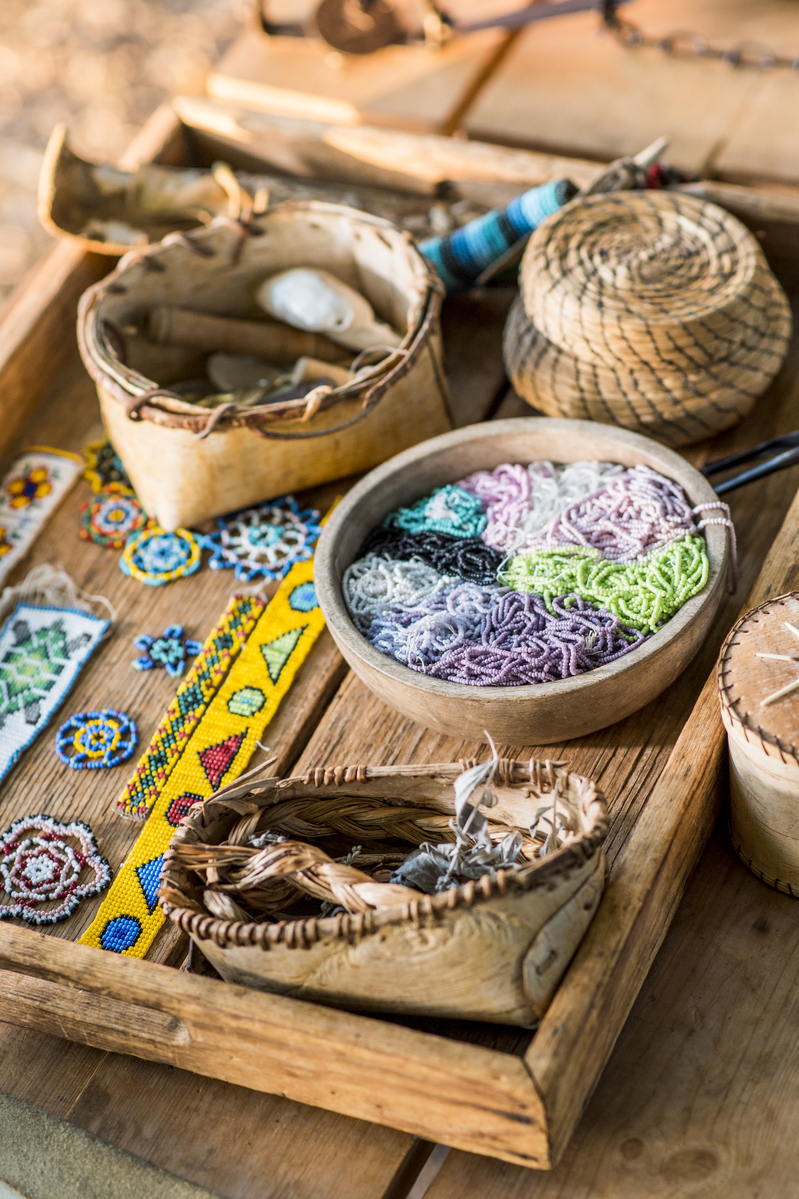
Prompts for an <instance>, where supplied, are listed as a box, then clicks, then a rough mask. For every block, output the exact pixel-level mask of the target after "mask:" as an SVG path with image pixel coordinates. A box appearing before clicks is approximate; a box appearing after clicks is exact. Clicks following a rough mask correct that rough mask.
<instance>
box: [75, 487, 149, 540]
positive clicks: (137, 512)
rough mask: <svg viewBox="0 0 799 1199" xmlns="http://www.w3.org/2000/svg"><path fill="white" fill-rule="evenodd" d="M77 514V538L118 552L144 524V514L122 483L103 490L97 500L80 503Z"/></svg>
mask: <svg viewBox="0 0 799 1199" xmlns="http://www.w3.org/2000/svg"><path fill="white" fill-rule="evenodd" d="M80 512H81V520H80V535H81V537H82V538H83V539H84V541H95V542H96V543H97V544H98V545H104V546H110V547H113V548H114V549H118V550H119V549H122V547H123V546H124V545H125V543H126V542H127V540H128V538H129V537H130V536H132V535H133V534H134V533H138V532H140V531H141V530H142V529H144V527H145V525H146V524H147V514H146V513H145V511H144V510H143V508H142V506H141V504H140V503H139V501H138V500H137V498H136V496H135V494H134V492H132V491H131V490H130V488H129V487H124V486H123V485H122V484H121V483H109V484H108V485H107V486H106V487H103V488H102V490H100V491H98V493H97V498H96V499H94V500H92V501H91V502H90V503H88V504H81V507H80Z"/></svg>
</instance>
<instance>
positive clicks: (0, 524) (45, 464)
mask: <svg viewBox="0 0 799 1199" xmlns="http://www.w3.org/2000/svg"><path fill="white" fill-rule="evenodd" d="M81 465H82V459H80V458H78V457H77V455H76V454H69V453H66V452H63V451H61V450H51V449H49V448H45V447H40V446H35V447H32V448H31V449H29V450H26V451H25V452H24V453H23V454H21V455H20V456H19V458H17V459H16V460H15V462H14V464H13V466H12V467H11V469H10V470H9V472H8V474H7V475H6V476H5V478H4V479H3V480H2V482H0V583H1V582H2V581H3V580H4V579H5V577H6V575H8V574H9V573H10V571H11V570H13V568H14V567H15V566H16V564H17V562H19V560H20V559H21V558H23V557H24V556H25V554H27V552H28V550H29V549H30V548H31V546H32V545H33V543H34V541H35V540H36V538H37V537H38V536H39V533H40V532H41V531H42V529H43V528H44V525H45V524H46V522H47V521H48V520H49V518H50V516H51V515H52V514H53V512H54V511H55V509H56V508H57V507H58V505H59V504H60V503H61V500H62V499H63V498H64V496H65V495H66V493H67V492H68V491H69V489H70V487H71V486H72V485H73V483H74V482H75V480H76V479H77V477H78V475H79V474H80V468H81Z"/></svg>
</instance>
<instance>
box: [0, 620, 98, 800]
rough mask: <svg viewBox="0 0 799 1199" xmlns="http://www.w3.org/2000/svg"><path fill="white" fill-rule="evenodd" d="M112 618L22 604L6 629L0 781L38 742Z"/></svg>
mask: <svg viewBox="0 0 799 1199" xmlns="http://www.w3.org/2000/svg"><path fill="white" fill-rule="evenodd" d="M107 628H108V621H107V620H101V619H99V618H98V617H96V616H91V615H89V613H87V612H80V611H78V610H77V609H74V608H54V607H39V606H37V605H34V604H24V603H21V604H17V606H16V608H15V609H14V611H13V612H12V614H11V615H10V616H9V618H8V620H7V621H6V623H5V625H4V626H3V629H2V632H0V779H3V778H4V777H5V775H6V774H7V773H8V771H9V770H10V769H11V767H12V766H13V765H14V763H15V762H16V760H17V758H18V757H19V755H20V754H21V753H22V751H23V750H24V749H27V747H28V746H29V745H31V744H32V743H33V741H35V739H36V737H38V735H39V733H40V732H41V730H42V729H43V728H44V726H45V725H46V724H47V722H48V721H49V719H50V717H51V716H52V714H53V712H55V710H56V708H58V707H59V705H60V704H61V703H62V701H63V699H64V697H65V696H66V694H67V692H68V691H69V690H70V688H71V687H72V684H73V683H74V682H75V679H76V678H77V677H78V674H79V673H80V671H81V670H82V669H83V667H84V666H85V664H86V662H87V660H88V658H89V657H90V655H91V654H92V653H93V652H94V651H95V649H96V648H97V646H98V645H99V643H100V640H101V638H102V636H103V634H104V633H105V631H106V629H107Z"/></svg>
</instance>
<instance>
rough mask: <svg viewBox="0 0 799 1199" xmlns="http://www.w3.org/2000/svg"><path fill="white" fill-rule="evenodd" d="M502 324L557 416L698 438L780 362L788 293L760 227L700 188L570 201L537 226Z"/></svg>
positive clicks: (739, 413) (755, 393) (529, 381)
mask: <svg viewBox="0 0 799 1199" xmlns="http://www.w3.org/2000/svg"><path fill="white" fill-rule="evenodd" d="M520 283H521V294H520V297H519V298H518V299H517V300H516V302H515V304H514V306H513V307H512V309H511V311H510V314H509V316H508V321H507V324H506V327H505V343H504V349H505V363H506V367H507V370H508V375H509V377H510V378H511V380H512V382H513V385H514V387H515V388H516V391H517V392H518V393H519V395H521V396H522V397H523V398H524V399H525V400H527V402H528V403H530V404H532V405H533V406H534V407H536V408H538V409H540V410H541V411H542V412H544V413H545V414H547V415H548V416H567V417H573V418H578V419H588V420H596V421H600V422H602V423H604V424H615V425H622V426H624V427H625V428H628V429H633V430H635V431H636V432H641V433H645V434H647V435H649V436H651V437H656V438H658V439H659V440H660V441H662V442H665V443H666V444H667V445H673V446H679V445H687V444H689V443H691V442H694V441H700V440H702V439H703V438H705V437H709V436H710V435H711V434H713V433H716V432H718V431H720V430H721V429H726V428H728V427H730V426H731V425H734V424H735V423H736V422H737V421H739V420H740V419H741V418H742V417H744V416H745V415H746V414H747V413H748V412H749V411H750V409H751V408H752V406H753V405H754V403H755V401H756V400H757V398H758V397H759V396H760V395H762V393H763V391H764V390H765V389H766V387H768V385H769V383H770V382H771V380H772V379H773V378H774V376H775V374H776V373H777V371H778V370H779V368H780V366H781V365H782V362H783V359H784V358H785V354H786V352H787V349H788V343H789V341H790V337H791V313H790V308H789V305H788V301H787V299H786V297H785V293H784V292H783V290H782V288H781V287H780V285H779V283H778V282H777V280H776V278H775V277H774V275H773V274H772V272H771V269H770V268H769V265H768V263H767V262H766V259H765V257H764V255H763V252H762V251H761V249H760V246H759V245H758V243H757V241H756V240H755V238H754V237H753V236H752V234H751V233H749V231H748V230H747V229H746V228H745V227H744V226H743V225H742V224H741V222H740V221H738V220H737V219H736V218H735V217H733V216H731V215H730V214H729V213H728V212H725V211H724V209H722V208H719V207H718V206H717V205H715V204H708V203H706V202H704V201H701V200H698V199H696V198H695V197H693V196H683V195H679V194H676V193H668V192H656V191H653V192H621V193H617V194H614V195H597V196H589V197H588V198H587V199H584V200H575V201H573V202H572V203H570V204H567V205H566V206H565V207H564V208H562V209H561V210H560V211H559V212H558V213H555V214H554V215H553V216H551V217H549V218H547V220H545V221H544V222H543V223H542V224H541V225H540V226H539V227H538V229H537V230H536V231H535V232H534V233H533V235H532V237H531V239H530V243H529V245H528V247H527V250H526V251H525V255H524V259H523V261H522V268H521V280H520Z"/></svg>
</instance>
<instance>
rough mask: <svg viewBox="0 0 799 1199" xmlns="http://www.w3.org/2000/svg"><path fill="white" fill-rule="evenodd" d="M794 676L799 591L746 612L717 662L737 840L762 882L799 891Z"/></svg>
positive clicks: (798, 737)
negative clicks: (791, 688) (728, 752)
mask: <svg viewBox="0 0 799 1199" xmlns="http://www.w3.org/2000/svg"><path fill="white" fill-rule="evenodd" d="M762 655H773V656H767V657H763V656H762ZM795 680H796V681H799V592H791V593H790V594H788V595H782V596H779V597H778V598H777V599H773V600H768V601H767V602H766V603H765V604H761V605H760V607H758V608H753V609H752V611H751V612H747V613H746V615H745V616H743V617H742V618H741V619H740V620H739V621H738V623H737V624H736V625H735V626H734V627H733V629H732V631H731V632H730V634H729V636H728V637H727V640H726V641H725V642H724V645H723V646H722V650H721V656H720V658H719V669H718V685H719V695H720V698H721V716H722V720H723V722H724V727H725V729H726V730H727V740H728V744H729V751H730V806H731V813H730V833H731V836H732V842H733V846H734V847H735V850H736V852H737V853H738V855H739V857H740V858H741V860H742V861H743V862H744V863H745V865H746V866H748V867H749V869H750V870H751V871H752V872H753V874H756V875H757V876H758V878H760V879H762V880H763V882H764V883H767V884H768V885H769V886H770V887H776V888H777V890H778V891H784V892H785V893H786V894H787V895H793V896H795V897H797V898H799V686H797V687H796V688H795V689H794V690H788V688H790V685H791V683H793V682H794V681H795ZM783 690H785V691H786V693H785V694H783V695H782V696H780V697H779V698H772V697H775V696H776V695H778V693H779V692H781V691H783ZM767 700H771V702H768V703H766V702H765V701H767Z"/></svg>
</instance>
